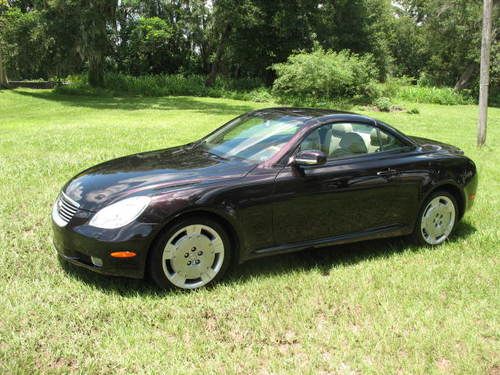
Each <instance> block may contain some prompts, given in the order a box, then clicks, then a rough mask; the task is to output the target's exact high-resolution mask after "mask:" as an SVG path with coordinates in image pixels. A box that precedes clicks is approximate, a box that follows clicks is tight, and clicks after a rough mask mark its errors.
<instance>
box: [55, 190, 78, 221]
mask: <svg viewBox="0 0 500 375" xmlns="http://www.w3.org/2000/svg"><path fill="white" fill-rule="evenodd" d="M79 207H80V205H79V204H78V203H77V202H75V201H74V200H73V199H71V198H69V197H68V196H67V195H66V194H64V193H61V194H60V195H59V198H57V202H56V210H57V214H58V215H59V218H60V219H61V221H62V222H63V223H64V225H66V224H68V223H69V221H70V220H71V218H72V217H73V216H74V215H75V213H76V211H78V208H79Z"/></svg>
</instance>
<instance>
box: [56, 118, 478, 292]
mask: <svg viewBox="0 0 500 375" xmlns="http://www.w3.org/2000/svg"><path fill="white" fill-rule="evenodd" d="M151 136H152V137H154V134H152V135H151ZM477 184H478V177H477V172H476V167H475V164H474V162H473V161H472V160H470V159H469V158H468V157H466V156H464V153H463V152H462V151H461V150H460V149H458V148H457V147H454V146H451V145H448V144H444V143H441V142H436V141H432V140H429V139H424V138H419V137H410V136H407V135H405V134H403V133H402V132H400V131H398V130H396V129H395V128H393V127H391V126H389V125H387V124H385V123H383V122H381V121H378V120H375V119H373V118H370V117H367V116H362V115H358V114H354V113H349V112H339V111H333V110H320V109H305V108H267V109H260V110H256V111H252V112H249V113H246V114H243V115H241V116H239V117H237V118H235V119H233V120H232V121H229V122H228V123H226V124H225V125H223V126H222V127H220V128H218V129H216V130H215V131H214V132H212V133H210V134H209V135H207V136H206V137H204V138H202V139H201V140H198V141H196V142H192V143H189V144H186V145H182V146H177V147H173V148H168V149H162V150H157V151H149V152H143V153H139V154H135V155H130V156H125V157H121V158H118V159H115V160H111V161H107V162H105V163H102V164H99V165H97V166H94V167H91V168H89V169H87V170H85V171H83V172H81V173H80V174H78V175H77V176H75V177H74V178H72V179H71V180H70V181H69V182H68V183H67V184H66V185H65V186H64V187H63V188H62V190H61V192H60V194H59V196H58V197H57V199H56V201H55V204H54V206H53V210H52V222H53V240H54V245H55V248H56V249H57V252H58V254H59V256H60V257H61V258H62V259H63V260H65V261H67V262H70V263H72V264H75V265H77V266H81V267H84V268H86V269H89V270H92V271H95V272H99V273H103V274H109V275H115V276H125V277H131V278H144V277H146V276H149V277H151V278H152V279H153V280H154V281H155V282H156V283H157V284H158V285H159V286H160V287H161V288H180V289H196V288H199V287H203V286H206V285H209V284H213V283H215V282H216V281H218V280H220V279H221V278H222V276H223V275H224V273H225V272H226V271H227V269H228V268H229V267H230V266H232V265H236V264H240V263H243V262H245V261H247V260H250V259H254V258H258V257H264V256H269V255H275V254H284V253H288V252H292V251H297V250H303V249H309V248H318V247H323V246H330V245H335V244H341V243H351V242H356V241H364V240H370V239H376V238H384V237H394V236H409V237H411V238H412V239H413V240H414V241H416V242H417V243H418V244H420V245H426V246H435V245H439V244H441V243H443V242H444V241H446V240H447V239H448V238H449V236H450V234H451V233H452V231H453V229H454V228H455V226H456V224H457V222H458V221H459V220H460V219H461V218H462V217H463V215H464V213H465V212H466V211H467V210H468V209H470V208H471V207H472V205H473V203H474V198H475V195H476V189H477Z"/></svg>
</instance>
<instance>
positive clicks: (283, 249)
mask: <svg viewBox="0 0 500 375" xmlns="http://www.w3.org/2000/svg"><path fill="white" fill-rule="evenodd" d="M410 232H411V229H408V226H405V225H401V224H396V225H388V226H385V227H377V228H373V229H370V230H367V231H363V232H355V233H349V234H342V235H338V236H332V237H326V238H321V239H319V240H309V241H303V242H294V243H287V244H283V245H278V246H273V247H268V248H264V249H259V250H256V251H254V252H252V253H251V254H250V257H249V258H260V257H264V256H268V255H275V254H284V253H291V252H294V251H300V250H304V249H311V248H312V249H314V248H320V247H325V246H332V245H340V244H344V243H352V242H359V241H366V240H373V239H377V238H386V237H397V236H402V235H406V234H408V233H410Z"/></svg>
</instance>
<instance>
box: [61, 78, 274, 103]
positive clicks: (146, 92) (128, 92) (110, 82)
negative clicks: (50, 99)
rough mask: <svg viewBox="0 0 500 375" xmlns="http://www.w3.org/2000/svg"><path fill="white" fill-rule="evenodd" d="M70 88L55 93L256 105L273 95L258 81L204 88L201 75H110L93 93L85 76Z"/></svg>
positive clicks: (73, 80)
mask: <svg viewBox="0 0 500 375" xmlns="http://www.w3.org/2000/svg"><path fill="white" fill-rule="evenodd" d="M68 80H69V81H70V84H69V85H65V86H61V87H58V88H57V89H56V90H58V92H60V93H65V94H77V95H78V94H86V95H92V94H99V95H109V96H113V95H120V96H124V95H125V96H165V95H193V96H211V97H227V98H233V99H244V100H253V99H257V101H269V100H271V95H270V94H269V92H268V90H267V89H265V88H263V87H262V82H260V81H259V80H257V79H240V80H235V79H229V78H224V77H218V78H217V80H216V81H215V84H214V86H213V87H207V86H206V85H205V77H204V76H202V75H194V74H191V75H182V74H158V75H153V74H151V75H144V76H130V75H125V74H121V73H107V74H106V75H105V78H104V84H103V87H102V88H99V89H97V90H96V89H94V88H91V87H90V86H89V84H88V79H87V77H86V76H84V75H76V76H70V77H68Z"/></svg>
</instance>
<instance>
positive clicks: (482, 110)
mask: <svg viewBox="0 0 500 375" xmlns="http://www.w3.org/2000/svg"><path fill="white" fill-rule="evenodd" d="M492 8H493V0H484V3H483V37H482V40H481V72H480V78H479V121H478V123H477V146H478V147H481V146H482V145H484V143H485V142H486V125H487V121H488V85H489V80H490V74H489V71H490V48H491V11H492Z"/></svg>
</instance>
